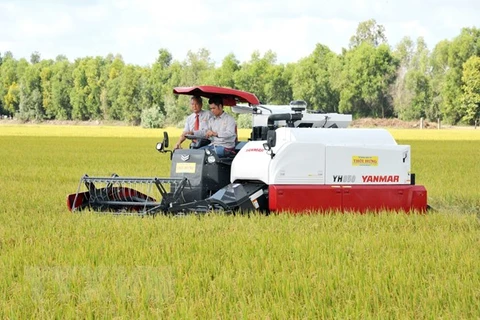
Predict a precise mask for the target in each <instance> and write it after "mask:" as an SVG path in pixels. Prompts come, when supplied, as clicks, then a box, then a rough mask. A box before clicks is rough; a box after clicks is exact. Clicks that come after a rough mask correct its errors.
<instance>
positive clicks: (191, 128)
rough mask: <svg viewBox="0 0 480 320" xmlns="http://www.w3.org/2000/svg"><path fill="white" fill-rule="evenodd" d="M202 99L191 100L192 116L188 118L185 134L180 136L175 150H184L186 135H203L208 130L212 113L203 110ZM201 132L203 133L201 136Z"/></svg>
mask: <svg viewBox="0 0 480 320" xmlns="http://www.w3.org/2000/svg"><path fill="white" fill-rule="evenodd" d="M202 106H203V103H202V98H201V97H199V96H192V97H191V98H190V108H191V110H192V114H191V115H189V116H188V117H187V120H186V121H185V127H184V129H183V133H182V135H181V136H180V139H179V140H178V142H177V144H176V145H175V149H182V142H183V141H185V140H186V137H185V135H195V136H198V135H203V134H204V132H205V131H206V130H207V129H208V122H209V119H210V117H211V116H212V113H211V112H210V111H207V110H202ZM200 132H203V133H202V134H200Z"/></svg>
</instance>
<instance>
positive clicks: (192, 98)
mask: <svg viewBox="0 0 480 320" xmlns="http://www.w3.org/2000/svg"><path fill="white" fill-rule="evenodd" d="M190 100H195V101H197V103H198V104H199V105H203V101H202V97H200V96H192V97H191V98H190Z"/></svg>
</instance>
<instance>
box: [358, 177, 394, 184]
mask: <svg viewBox="0 0 480 320" xmlns="http://www.w3.org/2000/svg"><path fill="white" fill-rule="evenodd" d="M362 181H363V182H367V183H368V182H399V181H400V176H362Z"/></svg>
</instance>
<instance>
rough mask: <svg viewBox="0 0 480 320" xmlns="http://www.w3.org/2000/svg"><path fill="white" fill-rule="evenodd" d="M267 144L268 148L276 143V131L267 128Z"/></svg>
mask: <svg viewBox="0 0 480 320" xmlns="http://www.w3.org/2000/svg"><path fill="white" fill-rule="evenodd" d="M267 144H268V145H269V146H270V148H273V147H275V145H276V144H277V132H276V131H275V130H268V132H267Z"/></svg>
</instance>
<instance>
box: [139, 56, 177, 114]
mask: <svg viewBox="0 0 480 320" xmlns="http://www.w3.org/2000/svg"><path fill="white" fill-rule="evenodd" d="M171 64H172V54H171V53H170V52H169V51H168V50H167V49H160V50H158V57H157V60H156V61H155V63H154V64H153V65H152V69H151V71H150V78H149V81H148V86H147V87H145V88H144V91H146V92H150V94H151V99H152V103H153V105H154V106H155V107H157V108H159V109H160V110H161V111H162V113H164V114H165V113H166V111H165V95H167V94H171V91H172V89H171V88H168V86H169V80H170V78H171V72H172V70H171Z"/></svg>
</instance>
